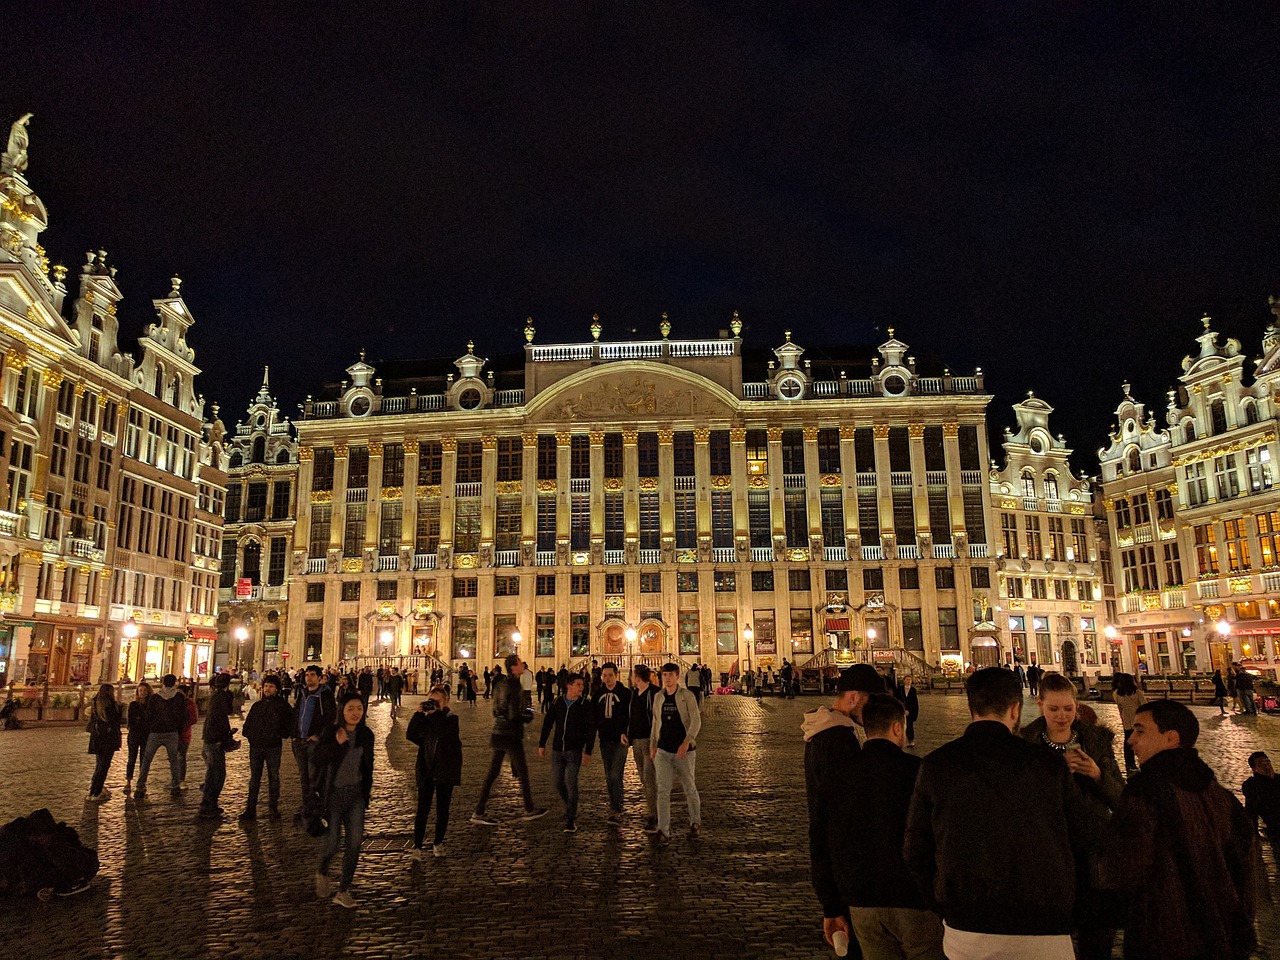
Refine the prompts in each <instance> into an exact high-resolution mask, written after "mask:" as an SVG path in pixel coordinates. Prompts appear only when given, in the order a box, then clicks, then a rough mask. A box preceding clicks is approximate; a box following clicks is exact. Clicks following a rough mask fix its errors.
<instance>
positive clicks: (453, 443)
mask: <svg viewBox="0 0 1280 960" xmlns="http://www.w3.org/2000/svg"><path fill="white" fill-rule="evenodd" d="M457 449H458V438H457V437H441V438H440V452H441V453H454V452H456V451H457Z"/></svg>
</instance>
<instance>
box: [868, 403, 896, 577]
mask: <svg viewBox="0 0 1280 960" xmlns="http://www.w3.org/2000/svg"><path fill="white" fill-rule="evenodd" d="M872 429H873V430H874V431H875V438H876V443H875V447H876V464H875V471H876V500H877V502H878V503H879V505H880V542H881V543H884V542H885V540H886V539H888V540H889V541H890V543H892V545H893V546H894V547H895V548H896V547H897V537H896V536H895V535H894V534H895V530H894V526H893V487H892V483H891V482H890V477H889V425H888V424H887V423H877V424H874V425H873V426H872ZM861 466H862V465H861V464H859V467H861ZM885 559H886V560H893V559H897V553H896V550H895V551H894V554H893V556H892V557H890V556H889V554H888V552H886V554H885Z"/></svg>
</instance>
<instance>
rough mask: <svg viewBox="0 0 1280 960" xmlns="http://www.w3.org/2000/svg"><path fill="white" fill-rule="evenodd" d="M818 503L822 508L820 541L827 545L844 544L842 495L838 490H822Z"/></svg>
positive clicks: (839, 545)
mask: <svg viewBox="0 0 1280 960" xmlns="http://www.w3.org/2000/svg"><path fill="white" fill-rule="evenodd" d="M819 503H820V505H821V508H822V542H823V544H824V545H825V546H828V547H842V546H844V495H843V494H842V493H841V492H840V491H839V490H823V491H822V493H821V495H820V500H819Z"/></svg>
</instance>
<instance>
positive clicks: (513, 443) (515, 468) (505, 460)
mask: <svg viewBox="0 0 1280 960" xmlns="http://www.w3.org/2000/svg"><path fill="white" fill-rule="evenodd" d="M523 474H524V441H523V440H522V439H521V438H520V437H499V438H498V481H499V482H500V483H501V482H509V481H512V480H519V479H520V478H521V476H523Z"/></svg>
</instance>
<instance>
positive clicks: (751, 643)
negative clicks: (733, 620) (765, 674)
mask: <svg viewBox="0 0 1280 960" xmlns="http://www.w3.org/2000/svg"><path fill="white" fill-rule="evenodd" d="M742 639H743V640H745V641H747V669H748V670H750V669H751V661H752V660H753V659H755V652H756V649H755V648H756V632H755V631H754V630H752V629H751V624H749V623H748V624H747V625H746V626H745V627H743V628H742Z"/></svg>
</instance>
